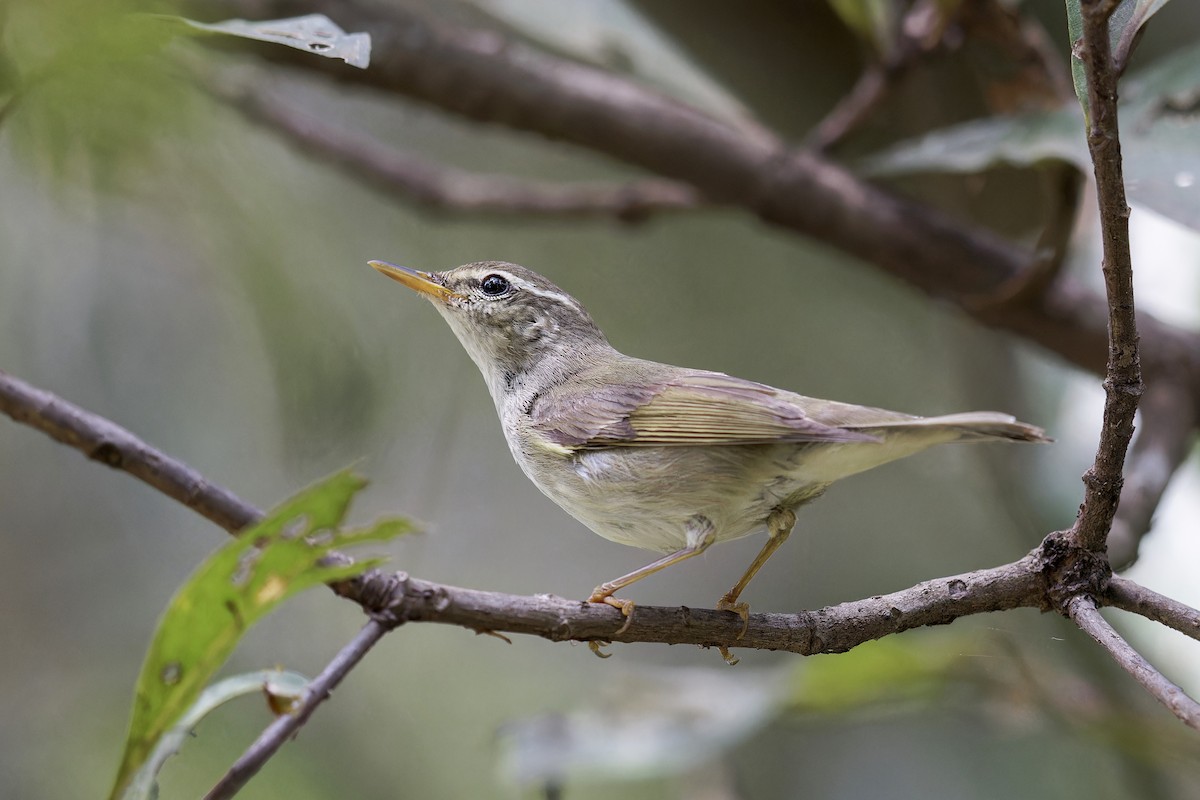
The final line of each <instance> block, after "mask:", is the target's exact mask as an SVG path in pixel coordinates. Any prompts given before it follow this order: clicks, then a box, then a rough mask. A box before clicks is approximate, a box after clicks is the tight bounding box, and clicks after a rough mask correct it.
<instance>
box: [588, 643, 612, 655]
mask: <svg viewBox="0 0 1200 800" xmlns="http://www.w3.org/2000/svg"><path fill="white" fill-rule="evenodd" d="M610 644H612V642H606V641H603V640H600V641H595V640H593V641H590V642H588V650H591V651H592V652H593V653H595V654H596V657H597V658H612V653H605V652H604V651H603V650H601V649H600V648H602V647H604V646H605V645H610Z"/></svg>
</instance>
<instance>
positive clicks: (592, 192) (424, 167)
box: [203, 80, 700, 222]
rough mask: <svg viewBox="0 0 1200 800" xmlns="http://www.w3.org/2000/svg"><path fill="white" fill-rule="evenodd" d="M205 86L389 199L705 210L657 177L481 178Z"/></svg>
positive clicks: (260, 95) (646, 213)
mask: <svg viewBox="0 0 1200 800" xmlns="http://www.w3.org/2000/svg"><path fill="white" fill-rule="evenodd" d="M203 85H204V88H205V89H206V90H207V91H208V92H209V93H210V94H212V95H213V96H215V97H217V98H218V99H220V100H222V101H224V102H225V103H226V104H228V105H229V106H231V107H233V108H235V109H236V110H237V111H239V112H241V114H242V116H244V117H245V118H246V119H248V120H250V121H251V122H254V123H256V124H258V125H261V126H264V127H266V128H269V129H270V130H272V131H274V132H275V133H277V134H279V135H280V136H282V137H284V138H285V139H286V140H287V141H288V142H290V143H291V144H292V145H293V146H294V147H295V148H296V149H297V150H299V151H300V152H302V153H305V154H306V155H309V156H311V157H313V158H314V159H317V160H319V161H324V162H326V163H328V164H330V165H332V166H334V167H336V168H337V169H339V170H341V171H342V172H344V173H345V174H346V175H348V176H349V177H351V178H355V179H357V180H359V181H362V182H363V183H364V184H365V185H367V186H372V187H374V188H375V189H377V190H379V191H381V192H383V193H385V194H387V195H388V196H390V197H394V198H398V199H401V200H405V201H415V202H417V203H421V204H422V205H425V206H429V207H431V208H433V209H436V210H442V211H453V212H455V213H466V214H492V215H537V216H543V217H547V216H554V217H566V218H585V217H608V218H612V219H616V220H618V221H621V222H642V221H645V220H646V219H648V218H649V217H650V216H652V215H655V214H659V213H662V212H664V211H681V210H690V209H694V208H697V207H698V206H699V205H700V198H699V195H698V193H697V192H696V190H695V189H693V188H691V187H690V186H687V185H685V184H681V183H677V182H675V181H666V180H662V179H658V178H649V179H644V180H635V181H630V182H628V183H625V184H612V183H585V184H578V183H577V184H562V183H549V182H545V181H534V180H518V179H516V178H510V177H507V176H499V175H478V174H475V173H471V172H468V171H466V170H463V169H457V168H455V167H451V166H448V165H445V164H438V163H435V162H432V161H429V160H428V159H425V158H421V157H419V156H416V155H414V154H412V153H405V152H401V151H398V150H395V149H393V148H389V147H385V146H383V145H381V144H380V143H379V142H378V141H376V140H375V139H374V138H372V137H369V136H363V135H360V134H356V133H354V132H352V131H349V130H345V129H343V128H339V127H338V126H336V125H330V124H327V123H325V122H323V121H322V120H320V119H318V118H317V117H313V116H306V115H304V114H301V113H297V111H296V110H295V109H294V108H293V107H292V106H289V105H287V104H285V103H282V102H280V101H279V100H277V99H275V98H272V97H271V96H270V95H269V94H267V93H266V92H263V91H258V90H254V89H249V88H244V89H240V90H238V89H232V88H227V87H223V86H219V85H217V84H216V83H215V82H214V81H211V80H208V81H204V82H203Z"/></svg>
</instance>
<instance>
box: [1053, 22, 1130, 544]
mask: <svg viewBox="0 0 1200 800" xmlns="http://www.w3.org/2000/svg"><path fill="white" fill-rule="evenodd" d="M1080 6H1081V10H1082V13H1083V46H1082V48H1081V50H1082V59H1083V63H1084V67H1085V69H1086V71H1087V84H1088V105H1089V109H1090V111H1089V119H1088V131H1087V140H1088V151H1089V152H1090V154H1091V158H1092V166H1093V168H1094V170H1095V175H1096V198H1097V202H1098V203H1099V206H1100V235H1101V240H1102V242H1103V245H1104V267H1103V272H1104V290H1105V294H1106V296H1107V298H1108V339H1109V345H1108V366H1107V368H1106V371H1105V378H1104V391H1105V401H1104V419H1103V422H1102V426H1101V429H1100V444H1099V446H1098V447H1097V449H1096V460H1095V463H1093V464H1092V466H1091V468H1089V469H1088V471H1087V472H1086V473H1085V474H1084V476H1083V483H1084V487H1085V488H1084V500H1083V505H1082V506H1081V508H1080V510H1079V516H1078V517H1077V518H1076V520H1075V525H1074V527H1073V528H1072V530H1071V536H1072V538H1073V539H1074V540H1075V542H1076V543H1077V544H1078V545H1079V546H1081V547H1084V548H1086V549H1088V550H1092V551H1095V552H1102V551H1103V550H1104V549H1105V546H1106V542H1107V538H1108V532H1109V529H1110V528H1111V527H1112V521H1113V516H1114V515H1115V513H1116V510H1117V504H1118V503H1119V501H1120V498H1121V486H1122V483H1123V478H1122V470H1123V467H1124V464H1125V453H1126V450H1127V449H1128V447H1129V440H1130V439H1131V438H1132V437H1133V417H1134V414H1135V412H1136V411H1137V405H1138V398H1140V397H1141V394H1142V368H1141V359H1140V356H1139V353H1138V330H1137V319H1136V317H1135V315H1134V304H1133V264H1132V260H1131V257H1130V253H1129V205H1128V204H1127V203H1126V200H1125V176H1124V172H1123V168H1122V165H1121V139H1120V134H1119V132H1118V126H1117V75H1116V71H1115V70H1114V69H1113V64H1112V56H1111V53H1110V52H1109V39H1108V18H1109V16H1110V15H1111V13H1112V11H1111V9H1112V7H1113V4H1111V3H1101V2H1099V1H1098V0H1082V2H1081V3H1080Z"/></svg>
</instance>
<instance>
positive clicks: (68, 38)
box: [5, 0, 199, 185]
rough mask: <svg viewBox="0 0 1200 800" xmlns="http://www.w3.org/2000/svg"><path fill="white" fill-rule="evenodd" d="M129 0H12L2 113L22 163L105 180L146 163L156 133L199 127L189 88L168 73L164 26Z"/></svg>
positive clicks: (155, 143) (167, 36)
mask: <svg viewBox="0 0 1200 800" xmlns="http://www.w3.org/2000/svg"><path fill="white" fill-rule="evenodd" d="M135 5H136V4H135V3H133V2H132V0H108V2H94V3H87V2H80V1H79V0H65V1H64V2H51V3H42V2H37V3H32V2H17V3H15V4H14V6H13V7H12V11H11V13H10V15H9V17H8V20H7V23H8V24H7V26H6V30H5V38H6V41H7V42H9V43H11V47H9V48H8V49H7V51H6V56H7V57H8V58H10V59H11V64H10V65H9V66H8V68H7V74H8V76H9V78H10V79H12V78H13V77H15V76H19V78H17V82H16V84H15V85H14V86H13V87H10V88H12V91H13V97H12V101H11V105H10V107H9V108H8V109H7V113H6V116H5V125H6V126H7V127H8V128H9V129H10V130H11V132H12V134H11V135H12V138H13V143H14V146H15V147H16V148H19V150H20V151H22V155H23V156H24V158H23V161H24V162H25V163H28V164H32V165H34V166H39V167H41V168H43V169H45V170H46V171H47V172H49V173H51V174H52V175H53V176H55V177H59V178H62V177H65V176H66V175H67V174H68V173H69V172H70V170H71V169H72V168H78V167H80V166H82V167H86V168H88V169H90V170H91V174H92V178H93V180H95V181H96V182H97V183H99V184H101V185H103V184H105V183H107V182H109V181H110V180H111V178H112V176H113V175H114V174H115V173H116V172H117V171H118V170H119V169H120V168H121V167H123V166H125V165H128V164H134V165H139V166H145V165H146V164H147V163H148V162H149V161H150V159H149V158H148V157H147V155H148V153H152V152H154V151H155V149H156V148H157V147H158V145H159V143H160V142H161V141H162V139H163V138H164V137H165V136H167V135H169V134H174V135H181V134H185V133H190V132H192V131H193V130H194V129H195V128H197V127H199V123H198V119H197V118H196V117H194V116H193V115H192V114H191V113H190V111H191V102H190V101H191V99H192V97H193V96H194V92H193V90H192V89H191V87H190V86H189V85H187V84H186V82H185V81H183V80H182V79H181V76H180V75H179V74H177V73H176V72H175V71H173V70H172V69H170V67H169V64H168V63H167V62H166V60H165V59H164V57H163V49H164V48H165V46H166V45H167V44H168V43H169V42H170V40H171V38H172V33H171V31H170V30H169V29H168V28H167V27H166V26H164V25H162V24H161V23H159V22H157V21H156V20H154V18H153V17H152V16H150V15H147V14H135V13H130V10H131V9H132V8H133V7H134V6H135Z"/></svg>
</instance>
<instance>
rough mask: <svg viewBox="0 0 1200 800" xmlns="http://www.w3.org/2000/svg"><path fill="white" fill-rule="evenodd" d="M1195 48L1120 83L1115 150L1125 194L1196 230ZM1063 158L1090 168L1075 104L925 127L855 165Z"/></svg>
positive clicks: (943, 168)
mask: <svg viewBox="0 0 1200 800" xmlns="http://www.w3.org/2000/svg"><path fill="white" fill-rule="evenodd" d="M1198 97H1200V46H1192V47H1189V48H1185V49H1183V50H1179V51H1177V52H1175V53H1173V54H1171V55H1169V56H1167V57H1165V58H1162V59H1159V60H1158V61H1156V62H1154V63H1153V64H1151V65H1149V66H1147V67H1146V68H1144V69H1142V70H1139V71H1137V72H1135V73H1133V74H1131V75H1129V77H1128V78H1126V79H1125V80H1123V81H1122V89H1121V105H1120V109H1119V112H1120V126H1121V145H1122V147H1121V150H1122V154H1123V156H1124V161H1125V182H1126V191H1127V192H1128V195H1129V200H1130V202H1132V203H1135V204H1139V205H1142V206H1145V207H1146V208H1149V209H1152V210H1154V211H1156V212H1158V213H1159V214H1162V215H1163V216H1165V217H1168V218H1170V219H1173V220H1175V221H1177V222H1180V223H1182V224H1184V225H1187V226H1189V227H1191V228H1193V229H1197V230H1200V102H1198V100H1197V98H1198ZM1044 160H1058V161H1066V162H1069V163H1072V164H1074V165H1076V166H1077V167H1078V168H1079V169H1081V170H1084V171H1090V170H1091V162H1090V157H1089V155H1088V150H1087V141H1086V138H1085V131H1084V128H1083V124H1082V119H1081V116H1080V112H1079V107H1078V106H1076V105H1075V104H1074V103H1069V104H1066V105H1064V106H1063V107H1062V108H1060V109H1058V110H1056V111H1049V112H1038V113H1033V114H1024V115H1019V116H1005V117H991V118H988V119H982V120H973V121H971V122H966V123H963V124H961V125H955V126H952V127H949V128H943V129H941V130H936V131H932V132H930V133H927V134H925V135H923V136H921V137H918V138H916V139H913V140H910V141H907V142H901V143H899V144H897V145H895V146H893V147H891V148H888V149H887V150H885V151H883V152H881V153H877V154H875V155H873V156H871V157H870V158H868V159H867V160H865V161H864V162H863V163H862V164H861V165H860V170H861V171H862V172H865V173H866V174H869V175H873V176H889V175H902V174H908V173H913V172H979V171H982V170H984V169H987V168H988V167H990V166H993V165H996V164H1011V165H1016V166H1027V165H1030V164H1035V163H1037V162H1039V161H1044Z"/></svg>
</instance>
